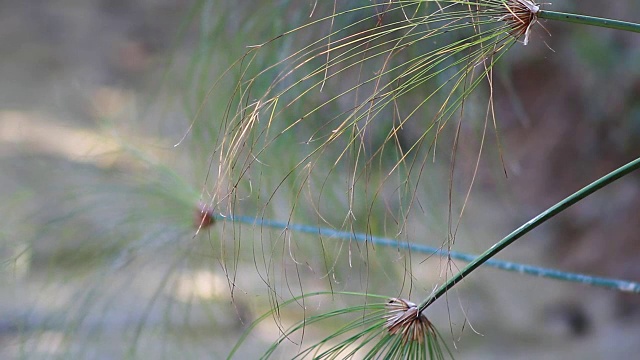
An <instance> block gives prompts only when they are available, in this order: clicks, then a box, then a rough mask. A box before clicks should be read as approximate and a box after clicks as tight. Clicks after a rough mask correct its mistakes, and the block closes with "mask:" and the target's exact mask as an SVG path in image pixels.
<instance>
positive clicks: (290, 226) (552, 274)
mask: <svg viewBox="0 0 640 360" xmlns="http://www.w3.org/2000/svg"><path fill="white" fill-rule="evenodd" d="M212 216H213V217H215V219H216V221H233V222H236V223H242V224H248V225H254V226H259V227H265V228H272V229H277V230H281V231H284V230H288V231H295V232H298V233H306V234H312V235H318V236H321V237H325V238H330V239H342V240H349V241H357V242H360V243H366V244H371V245H373V246H384V247H390V248H395V249H408V250H410V251H411V252H416V253H422V254H429V255H438V256H442V257H445V256H446V257H448V258H451V259H456V260H462V261H464V262H467V263H469V262H472V261H473V260H475V259H476V258H477V257H478V256H477V255H474V254H467V253H463V252H458V251H448V250H444V249H442V248H440V247H434V246H428V245H423V244H416V243H412V242H407V241H398V240H397V239H391V238H384V237H379V236H373V235H371V234H365V233H358V232H351V231H339V230H335V229H330V228H324V227H318V226H315V225H304V224H294V223H290V222H282V221H276V220H270V219H263V218H255V217H252V216H230V215H227V216H223V215H212ZM483 265H484V266H490V267H494V268H497V269H501V270H506V271H513V272H517V273H520V274H526V275H532V276H538V277H543V278H548V279H555V280H562V281H569V282H577V283H580V284H585V285H590V286H598V287H604V288H607V289H614V290H618V291H623V292H630V293H637V294H640V282H633V281H626V280H619V279H610V278H604V277H597V276H590V275H585V274H577V273H570V272H565V271H560V270H556V269H549V268H543V267H538V266H531V265H525V264H519V263H513V262H508V261H502V260H495V259H490V260H487V261H486V262H485V263H484V264H483Z"/></svg>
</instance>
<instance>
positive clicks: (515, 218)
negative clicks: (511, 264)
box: [0, 0, 640, 359]
mask: <svg viewBox="0 0 640 360" xmlns="http://www.w3.org/2000/svg"><path fill="white" fill-rule="evenodd" d="M318 6H320V7H322V6H327V5H326V4H325V5H322V4H318ZM311 8H312V4H309V3H306V2H304V3H296V2H291V3H290V2H275V1H274V2H271V1H267V2H260V4H245V3H237V2H225V1H199V2H196V1H187V0H184V1H164V0H156V1H143V0H139V1H120V0H117V1H106V0H91V1H70V0H56V1H47V2H42V1H20V2H2V3H0V33H2V34H3V36H2V37H1V38H0V51H1V53H2V54H3V56H2V57H1V58H0V74H1V75H2V86H0V169H1V170H0V201H1V203H2V204H3V206H2V207H1V208H0V212H1V217H0V218H1V219H2V220H1V222H0V256H1V258H2V261H3V262H2V272H1V277H0V286H1V287H2V289H1V291H0V357H2V358H21V357H25V358H49V357H58V356H59V357H63V358H64V357H74V358H96V359H111V358H121V357H123V356H125V355H127V354H129V355H132V356H134V357H140V358H148V357H165V358H176V357H178V358H188V357H190V358H218V357H220V358H223V357H225V356H226V354H227V353H228V351H229V350H230V349H231V347H232V346H233V344H234V343H235V341H236V340H237V339H238V338H239V337H240V335H241V334H242V331H243V330H244V329H245V328H246V327H247V326H248V324H249V323H250V322H251V321H252V320H254V319H255V318H256V317H257V316H259V315H260V314H262V313H263V312H264V311H267V310H268V309H269V307H270V305H271V304H272V302H273V299H274V298H277V296H275V295H270V293H269V290H268V289H269V287H268V286H267V284H269V283H270V280H271V279H270V278H269V276H267V277H265V276H264V274H265V272H264V271H262V270H264V269H266V268H264V267H261V266H263V265H264V264H262V263H260V262H259V261H257V260H255V259H256V257H255V249H256V247H253V248H251V247H249V248H246V247H245V248H235V247H234V244H235V242H234V241H228V240H227V239H229V238H230V237H231V238H233V239H235V240H237V239H242V241H244V242H253V243H260V241H262V240H263V239H264V238H265V237H269V238H270V239H273V240H272V241H275V242H277V241H278V239H279V235H278V233H277V232H274V233H269V232H268V231H265V230H262V229H259V228H258V229H255V228H251V227H240V226H223V224H216V226H214V227H212V228H207V229H201V231H199V232H198V233H197V234H196V229H197V226H194V222H196V223H197V216H196V219H195V220H194V215H197V208H198V207H197V206H198V202H197V201H198V199H202V194H204V197H205V198H206V195H207V191H209V190H210V188H209V186H210V184H211V181H210V180H207V174H208V171H209V167H210V161H211V160H210V157H211V154H212V153H213V151H214V148H215V144H216V141H218V140H217V138H216V136H217V133H216V130H217V129H218V128H217V127H216V126H215V124H216V119H217V118H216V116H217V115H218V114H219V113H223V112H224V111H225V110H224V107H225V104H226V102H227V101H228V98H229V97H230V96H231V93H232V91H233V85H234V83H233V81H232V80H224V81H223V82H222V83H221V85H220V84H219V85H218V86H217V87H216V91H215V92H214V93H209V92H208V90H209V89H210V86H211V84H212V82H213V81H214V80H215V79H216V78H217V77H218V76H219V75H220V74H221V73H222V72H223V71H224V69H226V68H227V67H228V66H229V65H231V64H232V63H233V62H234V61H235V60H236V59H237V58H239V57H240V56H241V55H242V54H243V53H244V52H245V51H246V49H247V46H248V45H255V44H259V43H262V42H264V41H266V40H268V39H270V38H271V37H274V36H276V35H278V34H280V33H282V32H284V31H286V30H288V29H290V28H291V27H292V26H294V25H295V24H302V23H304V22H305V21H306V19H308V16H309V14H310V12H311ZM283 9H286V10H283ZM552 9H554V10H559V11H575V12H580V13H586V14H590V15H597V16H603V17H611V18H617V19H624V20H629V21H640V4H638V3H637V2H636V1H632V0H619V1H616V2H614V3H604V2H601V1H596V0H583V1H560V2H555V3H554V4H553V7H552ZM283 14H284V15H283ZM542 25H543V26H544V28H542V27H537V28H536V29H535V31H534V33H533V34H532V38H531V43H530V44H529V45H527V46H523V45H521V44H517V45H516V46H515V47H514V48H513V49H512V50H511V51H510V52H509V53H508V55H507V57H506V58H505V59H503V61H502V62H501V63H500V64H499V65H498V66H497V68H496V71H495V75H494V76H495V84H496V93H495V104H496V112H497V114H498V117H497V120H498V126H499V133H500V140H501V145H502V157H503V158H504V168H505V169H506V171H507V173H508V175H509V176H508V178H505V176H504V172H503V169H502V167H503V164H502V163H501V161H500V158H499V155H498V151H497V150H496V146H495V144H493V145H491V146H493V147H492V148H491V147H490V148H489V149H488V150H487V155H486V156H485V158H484V159H486V161H485V162H484V163H483V165H484V166H482V167H481V170H480V175H479V178H478V180H477V182H476V185H475V186H476V187H475V190H474V195H473V196H474V197H473V201H472V202H470V204H469V208H468V209H467V210H466V215H465V222H464V223H463V227H462V229H461V231H460V233H459V235H458V237H457V240H456V241H457V243H456V248H457V249H458V250H463V251H469V252H472V253H479V252H481V251H483V249H485V248H486V247H487V246H489V245H491V244H493V243H494V242H495V241H497V240H498V239H500V238H501V237H502V236H504V235H505V234H506V233H507V232H509V231H510V230H512V229H513V228H515V227H517V226H519V225H520V224H522V223H523V222H525V221H527V220H528V219H529V218H531V217H532V216H534V215H536V214H537V213H538V212H540V211H542V210H543V209H545V208H546V207H548V206H550V205H552V204H554V203H555V202H557V201H559V200H560V199H561V198H563V197H564V196H567V195H568V194H570V193H572V192H573V191H575V190H577V189H578V188H580V187H582V186H583V185H585V184H587V183H588V182H590V181H592V180H594V179H596V178H598V177H600V176H602V175H604V174H605V173H606V172H608V171H611V170H613V169H614V168H616V167H618V166H620V165H622V164H624V163H625V162H627V161H630V160H632V159H634V158H636V157H637V156H638V154H640V66H638V64H640V36H638V35H637V34H627V33H624V32H619V31H613V30H603V29H591V28H586V27H583V26H578V25H569V24H556V23H550V22H544V21H543V22H542ZM550 35H551V36H550ZM304 40H305V39H304V38H302V39H297V41H301V42H303V41H304ZM296 44H297V43H296V41H293V42H291V43H284V44H281V45H279V47H274V48H273V49H272V50H271V51H273V53H274V54H272V55H270V56H276V57H277V56H278V54H279V53H280V54H282V53H285V52H286V51H291V48H292V47H295V45H296ZM264 61H268V58H267V60H264ZM225 81H226V82H225ZM225 89H226V90H225ZM325 91H330V89H328V90H325ZM203 103H206V106H204V107H203V109H201V112H200V113H198V109H199V107H200V104H203ZM196 117H197V119H198V121H197V123H196V125H195V128H194V129H195V130H194V131H192V132H188V131H187V129H188V128H189V126H190V124H191V122H192V120H193V119H196ZM212 124H213V125H214V126H212ZM411 126H416V127H415V128H412V127H411ZM417 126H419V123H415V124H409V125H408V127H407V128H405V135H404V136H406V141H411V136H412V134H414V133H416V132H421V131H422V130H421V129H420V128H418V127H417ZM478 126H480V125H477V124H476V125H474V124H471V125H469V129H470V130H469V131H468V134H474V133H475V134H478ZM185 134H186V137H185V138H184V140H182V141H181V139H183V136H184V135H185ZM177 143H180V145H179V146H174V144H177ZM469 143H471V144H472V145H469V147H468V148H465V147H464V146H462V147H461V149H460V152H459V157H460V162H461V163H463V164H465V163H473V162H474V161H475V157H476V156H477V153H475V152H474V151H475V150H474V149H477V148H476V147H474V146H473V144H477V139H470V141H469ZM491 149H493V150H491ZM283 151H285V152H284V153H286V147H285V148H284V150H283ZM444 152H445V153H446V150H444ZM281 165H282V167H281V168H278V167H275V170H272V172H271V173H269V172H263V173H262V174H263V175H262V176H264V179H262V180H261V181H264V182H265V183H266V184H273V183H278V182H279V181H280V179H281V176H280V177H279V178H278V171H281V170H283V169H286V167H287V166H290V165H291V164H290V163H287V159H286V158H285V157H284V156H283V159H282V164H281ZM434 169H439V170H441V171H442V172H441V173H439V174H440V175H434V176H433V184H432V186H433V189H434V190H433V196H432V197H430V198H429V199H428V201H427V200H425V201H424V203H423V204H422V206H425V205H426V207H427V208H428V209H434V210H433V211H432V212H433V213H434V214H440V215H434V216H432V217H430V218H433V220H430V221H433V222H434V223H435V224H433V225H429V226H430V227H429V228H428V229H429V230H431V229H434V230H433V231H434V233H438V231H443V232H444V231H446V229H445V225H442V224H440V225H438V223H441V222H446V217H443V216H441V215H442V214H446V208H447V207H448V202H447V196H446V191H447V175H448V174H447V173H446V171H447V169H448V163H446V162H445V163H444V164H443V165H442V167H440V168H439V167H436V166H434ZM338 175H339V174H338ZM254 181H255V183H258V182H259V181H258V180H257V179H255V180H254ZM294 183H295V181H294ZM639 185H640V180H639V178H638V176H630V177H628V178H626V179H624V180H622V181H620V182H618V183H616V184H614V185H613V186H611V187H610V188H608V189H605V190H603V191H601V192H599V193H598V194H596V195H595V196H593V197H591V198H589V199H588V200H586V201H584V202H582V203H581V204H579V205H578V206H576V207H574V208H572V209H571V210H569V211H568V212H566V213H564V214H562V215H561V216H559V217H557V218H555V219H554V220H553V221H551V222H550V223H548V224H546V225H545V226H543V227H542V228H541V229H539V230H536V231H535V232H534V233H532V234H530V235H528V236H527V237H526V238H524V239H522V240H521V243H517V244H516V245H514V246H512V247H511V248H509V249H508V250H507V251H506V252H505V254H502V255H501V258H504V259H508V260H512V261H518V262H523V263H528V264H539V265H544V266H550V267H556V268H559V269H563V270H567V271H575V272H583V273H587V274H594V275H600V276H608V277H615V278H622V279H627V280H635V281H640V239H639V238H638V234H639V233H640V217H639V216H638V214H639V213H640V190H639ZM342 186H344V185H342ZM292 187H293V185H292ZM264 188H265V189H268V188H269V186H268V185H265V186H264ZM265 191H266V190H265ZM326 193H327V196H328V198H329V200H327V201H329V203H330V204H331V201H334V202H335V203H340V200H339V199H338V200H335V199H332V196H335V197H339V195H336V194H340V191H335V192H331V191H327V192H326ZM287 201H291V197H287V196H283V197H281V198H276V199H275V200H274V202H273V204H274V206H273V208H270V209H269V210H268V212H266V215H267V216H268V217H273V218H276V219H278V220H286V219H287V210H286V209H287V207H286V206H280V204H281V203H282V202H287ZM239 209H240V210H242V211H249V210H250V209H251V206H250V205H244V206H242V207H239ZM438 209H442V210H438ZM430 211H431V210H428V211H427V212H429V213H430ZM247 215H250V216H252V215H255V214H254V213H252V214H247ZM302 219H303V220H304V218H302ZM414 226H417V227H415V228H414V229H413V232H409V234H408V235H406V236H408V237H411V236H421V237H422V236H423V235H424V234H425V232H426V231H427V228H425V227H422V228H421V227H419V226H418V225H414ZM422 226H427V225H424V224H423V225H422ZM360 230H371V229H366V228H365V229H360ZM375 230H376V234H378V235H383V236H393V235H394V234H393V232H392V231H385V228H384V227H379V228H377V229H375ZM230 234H231V235H230ZM298 236H299V238H300V239H301V240H300V241H301V242H304V241H308V242H311V241H313V239H314V237H313V236H306V237H304V236H302V235H298ZM434 237H435V238H437V239H434V240H433V241H432V242H431V245H434V246H438V245H440V244H441V242H442V238H438V237H437V236H434ZM238 249H241V250H242V252H241V251H240V250H238ZM378 250H380V249H378ZM309 251H313V249H310V250H309ZM235 252H237V254H238V255H237V256H235V255H234V254H235ZM245 252H246V254H245ZM380 252H381V253H384V251H383V250H380ZM341 254H342V255H344V254H345V252H342V253H341ZM229 258H230V259H232V261H231V262H229V263H227V262H226V260H225V259H229ZM400 258H402V256H400V255H398V254H396V253H393V252H390V253H387V254H386V255H384V254H383V255H379V256H378V257H377V258H376V260H375V261H371V262H369V263H367V264H365V265H362V264H361V265H353V264H349V263H348V261H345V260H344V256H343V258H342V260H341V261H338V260H337V263H338V265H341V266H343V268H342V270H336V274H337V275H336V280H335V283H334V286H338V289H347V288H349V287H348V284H359V285H361V286H362V284H371V283H373V284H374V285H371V288H372V289H375V290H376V291H377V292H387V293H384V295H396V293H397V291H398V289H397V284H396V283H395V282H394V281H395V279H396V278H403V277H404V278H405V279H406V278H407V272H406V271H404V270H403V268H404V267H405V266H406V264H407V262H406V261H405V260H402V261H398V259H400ZM423 260H424V257H420V256H416V257H415V263H414V264H413V265H411V266H412V268H411V274H412V275H411V278H412V279H414V280H415V281H417V280H416V279H420V280H421V281H424V283H420V285H416V290H415V293H416V294H422V293H428V292H429V291H430V290H431V288H432V286H433V284H435V283H437V282H438V281H441V280H442V278H439V274H438V269H440V270H442V269H441V268H442V262H440V261H439V260H437V259H432V258H429V259H428V260H427V261H423ZM388 264H395V266H398V267H399V268H400V270H397V271H396V270H390V269H389V268H388V267H389V265H388ZM350 266H354V267H350ZM458 266H460V264H458ZM286 267H287V265H286V264H285V263H284V262H283V268H286ZM309 268H312V269H315V268H314V267H313V264H312V265H309ZM339 268H340V267H339V266H337V267H336V269H339ZM376 269H378V270H380V269H382V270H383V271H382V272H383V275H380V277H379V278H375V277H374V276H373V275H372V277H371V278H370V279H369V280H363V277H362V274H367V273H368V272H367V271H369V272H370V273H374V272H375V271H376ZM270 276H278V273H277V272H276V275H273V274H271V275H270ZM303 277H304V280H303V281H302V282H303V283H304V289H305V291H309V290H310V289H320V288H325V287H326V285H327V280H326V278H325V277H324V275H323V274H322V271H319V272H318V271H310V272H309V273H308V274H306V275H305V274H303ZM234 282H237V284H239V285H238V286H237V287H234V286H232V285H230V284H232V283H234ZM338 284H339V285H338ZM293 287H294V288H297V287H300V288H302V286H297V285H296V286H293ZM283 289H284V290H286V289H287V286H286V284H285V285H283V288H282V289H278V291H280V290H283ZM232 290H233V291H232ZM360 290H363V288H360ZM292 292H295V291H293V290H292ZM284 293H286V291H284ZM278 294H280V292H279V293H278ZM278 296H279V295H278ZM414 296H416V298H417V299H419V298H420V295H414ZM335 301H336V305H339V304H341V303H340V301H339V300H335ZM639 305H640V301H639V298H638V297H637V296H632V295H625V296H623V295H621V294H617V293H615V292H612V291H606V290H600V289H595V288H589V287H585V286H581V285H574V284H568V283H558V282H555V281H551V280H544V279H533V278H529V277H525V276H523V275H517V274H509V273H503V272H499V271H497V270H490V269H483V270H480V271H478V272H477V273H474V275H473V276H472V277H470V278H469V279H468V280H467V281H465V282H464V283H463V284H461V286H460V290H459V291H457V292H454V296H451V297H450V298H448V301H447V302H446V303H445V302H443V304H440V305H439V307H436V308H435V310H434V311H433V313H432V314H431V316H432V319H433V321H434V323H436V325H439V326H440V329H441V332H443V333H449V332H450V333H451V335H450V336H448V337H447V341H449V343H451V342H453V340H454V339H455V340H456V341H458V340H459V342H458V343H457V349H456V350H455V354H456V355H457V357H460V358H509V359H511V358H522V359H531V358H548V359H556V358H592V359H600V358H624V357H628V356H629V355H630V354H636V353H638V351H640V343H639V342H638V341H637V339H638V338H639V337H640V315H638V311H637V309H638V306H639ZM461 308H462V309H464V311H462V310H461ZM449 314H452V315H451V316H450V315H449ZM297 315H300V314H298V313H296V312H295V311H294V312H293V313H292V314H291V315H286V314H285V315H283V316H284V319H285V322H286V321H289V320H291V319H294V318H295V317H296V316H297ZM465 316H466V317H467V319H468V321H469V322H470V324H471V325H472V326H473V329H474V330H475V331H474V330H472V329H471V328H470V327H469V326H463V323H464V322H463V318H464V317H465ZM450 322H451V323H452V326H451V327H449V323H450ZM449 328H451V331H449ZM277 331H278V328H277V326H276V325H275V323H274V322H269V321H267V322H265V323H264V325H263V326H261V327H258V329H257V331H256V332H255V334H254V335H253V336H252V337H251V338H250V340H249V345H248V346H246V347H245V348H243V350H242V351H244V352H242V353H241V354H242V355H239V358H240V357H245V358H246V357H249V358H251V357H255V356H257V354H259V353H260V352H261V350H262V349H263V348H264V347H266V346H267V344H268V343H269V342H270V341H273V336H274V335H275V334H277ZM318 332H321V331H320V330H318ZM476 332H477V333H476ZM478 333H480V334H481V335H478ZM310 334H311V335H308V336H314V334H313V333H312V332H310ZM294 348H295V347H294ZM285 357H286V356H285Z"/></svg>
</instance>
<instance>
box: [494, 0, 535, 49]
mask: <svg viewBox="0 0 640 360" xmlns="http://www.w3.org/2000/svg"><path fill="white" fill-rule="evenodd" d="M504 7H505V11H506V13H505V14H504V15H503V16H502V17H500V20H503V21H505V22H506V23H507V25H509V27H511V31H510V34H511V35H513V36H515V37H516V38H519V37H521V36H522V35H524V39H523V41H522V43H523V44H524V45H527V44H528V43H529V33H530V32H531V26H533V24H535V23H536V22H537V21H538V12H539V11H540V5H539V4H536V3H535V2H533V1H531V0H507V1H506V2H505V3H504Z"/></svg>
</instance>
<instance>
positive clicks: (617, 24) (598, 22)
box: [536, 10, 640, 33]
mask: <svg viewBox="0 0 640 360" xmlns="http://www.w3.org/2000/svg"><path fill="white" fill-rule="evenodd" d="M536 15H537V16H538V19H547V20H557V21H564V22H570V23H576V24H582V25H591V26H599V27H604V28H610V29H617V30H624V31H631V32H637V33H640V24H636V23H632V22H626V21H619V20H611V19H604V18H599V17H593V16H586V15H578V14H569V13H563V12H557V11H548V10H540V11H538V13H537V14H536Z"/></svg>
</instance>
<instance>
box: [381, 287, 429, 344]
mask: <svg viewBox="0 0 640 360" xmlns="http://www.w3.org/2000/svg"><path fill="white" fill-rule="evenodd" d="M386 308H387V311H388V314H387V315H386V316H385V319H386V322H385V324H384V326H385V327H386V328H387V329H388V330H389V333H390V334H392V335H396V334H400V335H401V336H402V340H403V341H404V342H405V343H407V342H409V341H413V342H418V343H422V342H423V341H425V339H433V338H436V337H437V333H436V331H435V329H434V328H433V325H432V324H431V322H430V321H429V320H428V319H427V317H426V316H425V315H424V314H422V313H421V312H420V311H419V310H418V306H417V305H416V304H414V303H412V302H411V301H407V300H404V299H398V298H392V299H390V300H389V302H387V304H386Z"/></svg>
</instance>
